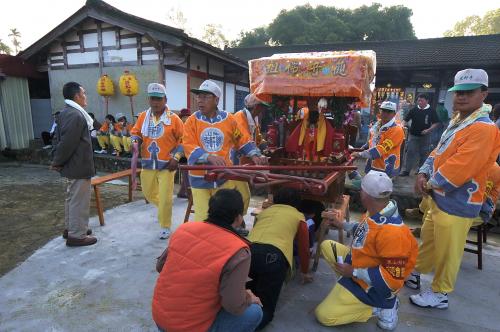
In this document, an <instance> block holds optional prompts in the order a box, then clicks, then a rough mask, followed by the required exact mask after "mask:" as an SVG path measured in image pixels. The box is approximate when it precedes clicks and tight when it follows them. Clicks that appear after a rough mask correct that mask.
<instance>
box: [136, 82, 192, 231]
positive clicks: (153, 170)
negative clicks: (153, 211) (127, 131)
mask: <svg viewBox="0 0 500 332" xmlns="http://www.w3.org/2000/svg"><path fill="white" fill-rule="evenodd" d="M148 96H149V105H150V108H149V109H148V110H146V111H144V112H142V113H141V114H139V119H138V120H137V122H136V124H135V126H134V128H133V129H132V131H131V135H132V144H133V150H134V158H132V163H133V164H134V165H133V166H132V167H135V162H136V159H137V154H138V152H139V151H138V149H139V144H141V163H142V171H141V187H142V191H143V193H144V196H145V197H146V199H147V200H148V201H150V202H152V203H153V204H154V205H156V206H157V207H158V221H159V223H160V227H161V231H160V239H168V238H169V237H170V227H171V225H172V194H173V191H174V176H175V171H176V170H177V166H178V162H179V159H180V158H181V157H182V156H183V149H182V145H181V140H182V134H183V131H184V125H183V123H182V120H181V119H180V118H179V117H178V116H177V115H176V114H175V113H173V112H171V111H170V110H169V109H168V106H167V104H166V102H167V94H166V90H165V87H164V86H163V85H162V84H159V83H151V84H149V86H148Z"/></svg>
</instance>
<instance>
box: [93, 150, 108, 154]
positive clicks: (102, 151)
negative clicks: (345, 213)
mask: <svg viewBox="0 0 500 332" xmlns="http://www.w3.org/2000/svg"><path fill="white" fill-rule="evenodd" d="M94 152H95V153H99V154H104V153H107V152H108V151H106V150H104V149H102V150H99V151H97V150H96V151H94Z"/></svg>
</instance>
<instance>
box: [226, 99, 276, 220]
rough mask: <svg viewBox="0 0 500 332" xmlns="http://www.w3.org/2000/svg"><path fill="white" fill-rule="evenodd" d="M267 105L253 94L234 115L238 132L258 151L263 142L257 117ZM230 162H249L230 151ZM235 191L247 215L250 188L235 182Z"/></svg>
mask: <svg viewBox="0 0 500 332" xmlns="http://www.w3.org/2000/svg"><path fill="white" fill-rule="evenodd" d="M268 105H269V104H267V103H265V102H263V101H262V100H260V99H258V98H257V97H256V96H255V95H254V94H252V93H251V94H249V95H247V96H246V97H245V108H244V109H242V110H240V111H238V112H236V113H235V114H234V119H235V120H236V123H237V124H238V128H239V129H240V131H241V132H242V133H243V134H245V135H246V136H248V137H251V139H252V140H253V141H254V142H255V145H256V146H257V148H258V149H259V150H260V149H261V144H262V142H263V140H262V135H261V133H260V125H259V115H260V113H261V112H262V111H263V110H264V109H265V107H266V106H268ZM231 161H232V162H233V165H240V164H245V163H247V162H248V161H249V160H248V158H245V157H243V156H241V154H239V153H238V152H237V151H236V150H234V149H232V150H231ZM235 183H236V189H237V190H238V191H239V192H240V193H241V196H243V203H244V205H245V208H244V210H243V215H246V214H247V210H248V206H249V205H250V196H251V194H250V187H249V186H248V183H247V182H246V181H235Z"/></svg>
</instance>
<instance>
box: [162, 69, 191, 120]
mask: <svg viewBox="0 0 500 332" xmlns="http://www.w3.org/2000/svg"><path fill="white" fill-rule="evenodd" d="M165 82H166V88H167V98H168V101H167V104H168V106H169V107H170V109H171V110H174V111H179V110H181V109H183V108H186V107H187V98H188V95H187V74H186V73H181V72H178V71H173V70H168V69H167V70H165Z"/></svg>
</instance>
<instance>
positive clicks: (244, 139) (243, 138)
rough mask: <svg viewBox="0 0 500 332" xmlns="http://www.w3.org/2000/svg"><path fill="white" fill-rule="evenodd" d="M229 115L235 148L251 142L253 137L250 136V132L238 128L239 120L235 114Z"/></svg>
mask: <svg viewBox="0 0 500 332" xmlns="http://www.w3.org/2000/svg"><path fill="white" fill-rule="evenodd" d="M228 116H229V125H230V126H231V133H232V139H233V144H234V146H235V148H236V149H237V150H239V149H240V148H242V147H243V146H244V145H245V144H247V143H251V142H252V138H251V137H250V135H249V134H247V133H246V132H245V130H240V128H238V122H237V121H236V119H235V118H234V115H232V114H228Z"/></svg>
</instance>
